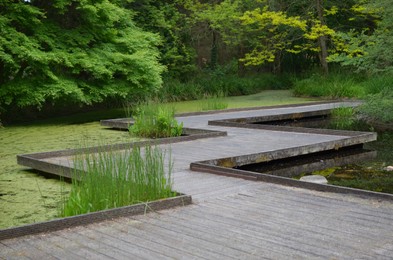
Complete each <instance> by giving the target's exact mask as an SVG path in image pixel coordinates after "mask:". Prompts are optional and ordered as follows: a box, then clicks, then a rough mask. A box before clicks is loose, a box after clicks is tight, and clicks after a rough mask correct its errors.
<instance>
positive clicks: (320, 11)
mask: <svg viewBox="0 0 393 260" xmlns="http://www.w3.org/2000/svg"><path fill="white" fill-rule="evenodd" d="M316 5H317V12H318V19H319V21H320V22H321V25H325V20H324V19H323V6H322V0H316ZM326 40H327V38H326V36H321V37H319V39H318V43H319V47H320V48H321V52H320V53H319V60H320V63H321V66H322V70H323V73H324V74H325V75H327V74H328V73H329V66H328V63H327V56H328V52H327V45H326Z"/></svg>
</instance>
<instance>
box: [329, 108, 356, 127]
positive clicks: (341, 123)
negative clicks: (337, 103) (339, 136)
mask: <svg viewBox="0 0 393 260" xmlns="http://www.w3.org/2000/svg"><path fill="white" fill-rule="evenodd" d="M355 114H356V111H355V109H354V108H353V107H337V108H335V109H333V110H332V112H331V117H332V120H331V122H330V126H331V127H332V128H333V129H343V130H345V129H347V130H350V129H351V127H352V125H353V124H354V123H355V121H356V118H355Z"/></svg>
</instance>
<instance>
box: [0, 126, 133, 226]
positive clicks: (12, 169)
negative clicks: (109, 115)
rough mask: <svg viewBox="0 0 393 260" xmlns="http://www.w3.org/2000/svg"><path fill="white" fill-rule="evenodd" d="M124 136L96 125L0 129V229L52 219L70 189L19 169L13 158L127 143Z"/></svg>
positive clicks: (126, 137) (51, 177) (127, 138)
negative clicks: (85, 146) (105, 144)
mask: <svg viewBox="0 0 393 260" xmlns="http://www.w3.org/2000/svg"><path fill="white" fill-rule="evenodd" d="M130 140H131V137H130V135H129V134H128V133H127V132H121V131H113V130H108V129H105V128H103V127H101V126H100V125H99V122H93V123H85V124H68V125H67V124H63V125H47V124H43V125H35V126H9V127H4V128H0V144H1V145H0V165H1V171H0V209H1V210H0V228H6V227H11V226H19V225H23V224H30V223H35V222H41V221H45V220H49V219H53V218H55V217H56V216H57V215H58V211H57V210H58V209H57V208H58V207H57V205H58V203H59V202H60V201H61V198H62V194H64V193H68V191H69V188H70V185H69V184H67V183H64V182H62V181H60V180H59V179H58V178H56V177H54V176H44V175H43V174H42V173H39V172H36V171H33V170H31V169H29V168H26V167H23V166H19V165H18V164H17V163H16V155H18V154H26V153H34V152H46V151H54V150H62V149H70V148H77V147H80V146H81V143H82V142H83V143H86V144H92V145H94V144H99V143H121V142H127V141H130Z"/></svg>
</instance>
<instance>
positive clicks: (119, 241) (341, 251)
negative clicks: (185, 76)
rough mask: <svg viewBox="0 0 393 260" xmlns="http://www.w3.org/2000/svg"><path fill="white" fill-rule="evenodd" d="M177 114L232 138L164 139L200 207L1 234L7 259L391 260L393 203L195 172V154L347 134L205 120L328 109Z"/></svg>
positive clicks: (184, 187)
mask: <svg viewBox="0 0 393 260" xmlns="http://www.w3.org/2000/svg"><path fill="white" fill-rule="evenodd" d="M335 105H337V104H319V105H308V106H306V105H305V106H299V107H292V108H289V107H288V108H280V109H278V108H276V109H261V110H251V111H241V112H222V113H215V114H208V115H195V116H187V117H179V120H182V121H183V122H184V124H185V126H187V127H193V128H205V129H213V130H224V131H227V132H228V136H223V137H216V138H207V139H198V140H194V141H186V142H180V143H173V144H166V145H162V147H163V148H165V149H170V150H171V153H172V158H173V159H174V163H175V168H174V189H175V190H176V191H179V192H182V193H185V194H188V195H192V198H193V204H192V205H189V206H185V207H178V208H174V209H169V210H163V211H159V212H155V213H148V214H146V215H139V216H132V217H122V218H116V219H113V220H108V221H104V222H100V223H95V224H91V225H86V226H80V227H75V228H70V229H66V230H60V231H55V232H51V233H45V234H39V235H30V236H24V237H19V238H15V239H8V240H3V241H0V258H4V259H39V258H41V259H392V256H393V225H392V224H393V203H392V201H388V200H378V199H366V198H361V197H358V196H354V195H349V194H336V193H330V192H318V191H313V190H306V189H301V188H293V187H287V186H281V185H276V184H270V183H265V182H254V181H248V180H243V179H239V178H231V177H225V176H218V175H212V174H208V173H202V172H192V171H190V170H189V167H190V163H191V162H195V161H201V160H207V159H214V158H221V157H230V156H237V155H244V154H252V153H256V152H262V151H271V150H276V149H282V148H290V147H296V146H299V145H305V144H316V143H322V142H325V141H331V140H339V139H340V138H342V137H341V136H336V135H322V134H310V133H307V134H306V133H296V132H294V133H292V132H291V133H290V132H281V131H267V130H256V129H245V128H230V127H218V126H208V125H207V121H208V120H218V119H225V118H238V117H251V116H256V115H258V116H260V115H267V114H276V113H283V112H294V111H296V112H300V111H308V110H316V109H325V108H331V107H332V106H335Z"/></svg>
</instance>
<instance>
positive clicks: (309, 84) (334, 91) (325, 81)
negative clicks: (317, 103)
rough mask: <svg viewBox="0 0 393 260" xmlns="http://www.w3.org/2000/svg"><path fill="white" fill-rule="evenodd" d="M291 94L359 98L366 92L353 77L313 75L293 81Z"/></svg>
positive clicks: (337, 74)
mask: <svg viewBox="0 0 393 260" xmlns="http://www.w3.org/2000/svg"><path fill="white" fill-rule="evenodd" d="M293 93H294V94H295V95H297V96H311V97H327V98H361V97H364V96H365V94H366V90H365V88H364V86H362V84H361V83H360V81H359V80H358V79H357V78H356V76H355V75H347V74H343V73H332V74H330V75H329V76H324V75H319V74H315V75H312V76H311V77H309V78H306V79H301V80H297V81H295V83H294V89H293Z"/></svg>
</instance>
